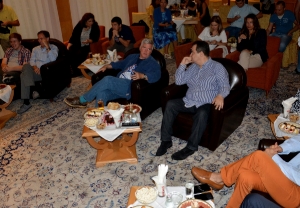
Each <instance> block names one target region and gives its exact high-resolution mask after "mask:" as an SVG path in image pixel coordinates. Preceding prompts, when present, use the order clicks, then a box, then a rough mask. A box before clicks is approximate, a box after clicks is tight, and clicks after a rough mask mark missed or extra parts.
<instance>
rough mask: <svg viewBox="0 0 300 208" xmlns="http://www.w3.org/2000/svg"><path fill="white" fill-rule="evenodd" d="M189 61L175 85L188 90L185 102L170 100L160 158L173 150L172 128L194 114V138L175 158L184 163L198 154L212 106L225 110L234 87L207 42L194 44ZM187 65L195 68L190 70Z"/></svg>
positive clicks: (184, 63)
mask: <svg viewBox="0 0 300 208" xmlns="http://www.w3.org/2000/svg"><path fill="white" fill-rule="evenodd" d="M191 50H192V52H191V54H190V56H189V57H184V58H183V59H182V61H181V63H180V65H179V67H178V69H177V71H176V74H175V83H176V84H177V85H184V84H186V85H187V86H188V90H187V92H186V95H185V97H184V98H183V99H174V100H170V101H168V103H167V106H166V110H165V112H164V117H163V121H162V125H161V144H160V147H159V148H158V150H157V152H156V156H162V155H164V154H165V153H166V152H167V149H168V148H170V147H171V146H172V125H173V122H174V120H175V119H176V117H177V115H178V113H180V112H184V113H192V114H194V115H193V127H192V134H191V136H190V137H189V139H188V143H187V146H186V147H185V148H184V149H182V150H180V151H179V152H176V153H174V154H173V155H172V159H173V160H184V159H185V158H187V157H188V156H190V155H192V154H194V152H195V151H197V150H198V144H199V142H200V140H201V137H202V134H203V132H204V130H205V128H206V125H207V120H208V117H209V114H210V108H211V105H212V104H213V105H215V108H216V109H217V110H221V109H222V108H223V105H224V98H225V97H226V96H227V95H228V94H229V91H230V85H229V78H228V73H227V70H226V69H225V68H224V67H223V66H222V65H221V64H220V63H218V62H216V61H213V60H212V59H211V58H210V57H209V46H208V43H206V42H205V41H196V42H194V44H193V47H192V49H191ZM187 64H191V65H190V66H189V67H188V68H187Z"/></svg>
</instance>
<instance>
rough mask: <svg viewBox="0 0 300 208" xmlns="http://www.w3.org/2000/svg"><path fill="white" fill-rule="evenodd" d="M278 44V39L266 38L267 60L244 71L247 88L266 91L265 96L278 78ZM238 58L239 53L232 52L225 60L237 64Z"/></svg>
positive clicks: (279, 61) (280, 55)
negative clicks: (259, 65)
mask: <svg viewBox="0 0 300 208" xmlns="http://www.w3.org/2000/svg"><path fill="white" fill-rule="evenodd" d="M279 44H280V38H278V37H271V36H268V37H267V52H268V55H269V59H268V60H267V61H266V62H265V63H263V65H262V66H261V67H256V68H249V69H248V70H247V71H246V74H247V86H249V87H254V88H259V89H263V90H265V91H266V95H268V93H269V92H270V90H271V88H272V87H273V86H274V85H275V83H276V80H277V79H278V77H279V71H280V66H281V61H282V53H280V52H278V48H279ZM239 56H240V52H239V51H234V52H233V53H230V54H228V55H227V56H226V58H227V59H231V60H233V61H235V62H238V60H239Z"/></svg>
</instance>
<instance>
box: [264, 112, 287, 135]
mask: <svg viewBox="0 0 300 208" xmlns="http://www.w3.org/2000/svg"><path fill="white" fill-rule="evenodd" d="M278 116H279V114H269V115H268V119H269V121H270V126H271V129H272V132H273V135H274V137H275V138H276V139H278V140H286V139H289V138H290V137H287V136H284V137H277V136H276V133H275V129H274V122H275V120H276V119H277V117H278Z"/></svg>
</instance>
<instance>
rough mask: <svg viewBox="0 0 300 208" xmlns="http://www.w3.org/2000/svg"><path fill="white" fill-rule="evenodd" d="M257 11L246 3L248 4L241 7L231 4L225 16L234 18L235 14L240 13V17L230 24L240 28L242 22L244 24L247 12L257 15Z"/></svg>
mask: <svg viewBox="0 0 300 208" xmlns="http://www.w3.org/2000/svg"><path fill="white" fill-rule="evenodd" d="M258 13H259V11H258V10H257V9H256V8H255V7H253V6H251V5H248V4H244V6H243V7H241V8H240V7H238V6H237V5H235V6H233V7H232V8H231V9H230V11H229V13H228V15H227V18H234V17H235V16H237V15H240V16H241V17H240V18H239V19H238V20H236V21H234V22H233V23H231V24H230V26H232V27H238V28H242V27H243V24H244V18H245V17H246V16H247V15H248V14H255V15H257V14H258Z"/></svg>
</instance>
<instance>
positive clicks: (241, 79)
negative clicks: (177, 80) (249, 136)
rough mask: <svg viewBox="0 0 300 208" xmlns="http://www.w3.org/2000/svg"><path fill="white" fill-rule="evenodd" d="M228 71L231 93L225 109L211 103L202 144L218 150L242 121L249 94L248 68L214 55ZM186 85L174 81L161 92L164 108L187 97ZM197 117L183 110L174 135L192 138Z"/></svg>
mask: <svg viewBox="0 0 300 208" xmlns="http://www.w3.org/2000/svg"><path fill="white" fill-rule="evenodd" d="M214 60H216V61H218V62H220V63H221V64H222V65H223V66H224V67H225V68H226V70H227V71H228V74H229V82H230V86H231V90H230V94H229V95H228V96H227V97H226V98H225V99H224V107H223V109H222V110H220V111H219V110H215V108H214V106H213V105H212V106H211V112H210V117H209V120H208V124H207V127H206V129H205V132H204V134H203V135H202V138H201V142H200V144H199V145H201V146H203V147H207V148H208V149H210V150H212V151H214V150H215V149H216V148H217V147H218V146H219V145H220V144H221V143H222V142H223V141H224V140H225V139H226V138H227V137H228V136H229V135H230V134H231V133H232V132H233V131H234V130H235V129H236V128H237V127H238V126H239V125H240V124H241V122H242V120H243V117H244V114H245V111H246V107H247V103H248V98H249V90H248V87H247V86H246V83H247V77H246V73H245V71H244V69H243V68H242V67H241V66H240V65H239V64H238V63H236V62H234V61H231V60H229V59H224V58H214ZM187 89H188V88H187V86H186V85H181V86H178V85H176V84H172V85H170V86H168V87H167V88H165V89H164V90H163V91H162V94H161V100H162V111H163V112H164V111H165V107H166V104H167V102H168V100H171V99H175V98H182V97H184V95H185V93H186V91H187ZM192 124H193V119H192V114H188V113H179V115H178V116H177V118H176V120H175V122H174V124H173V136H175V137H178V138H181V139H184V140H188V138H189V136H190V134H191V129H192Z"/></svg>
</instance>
